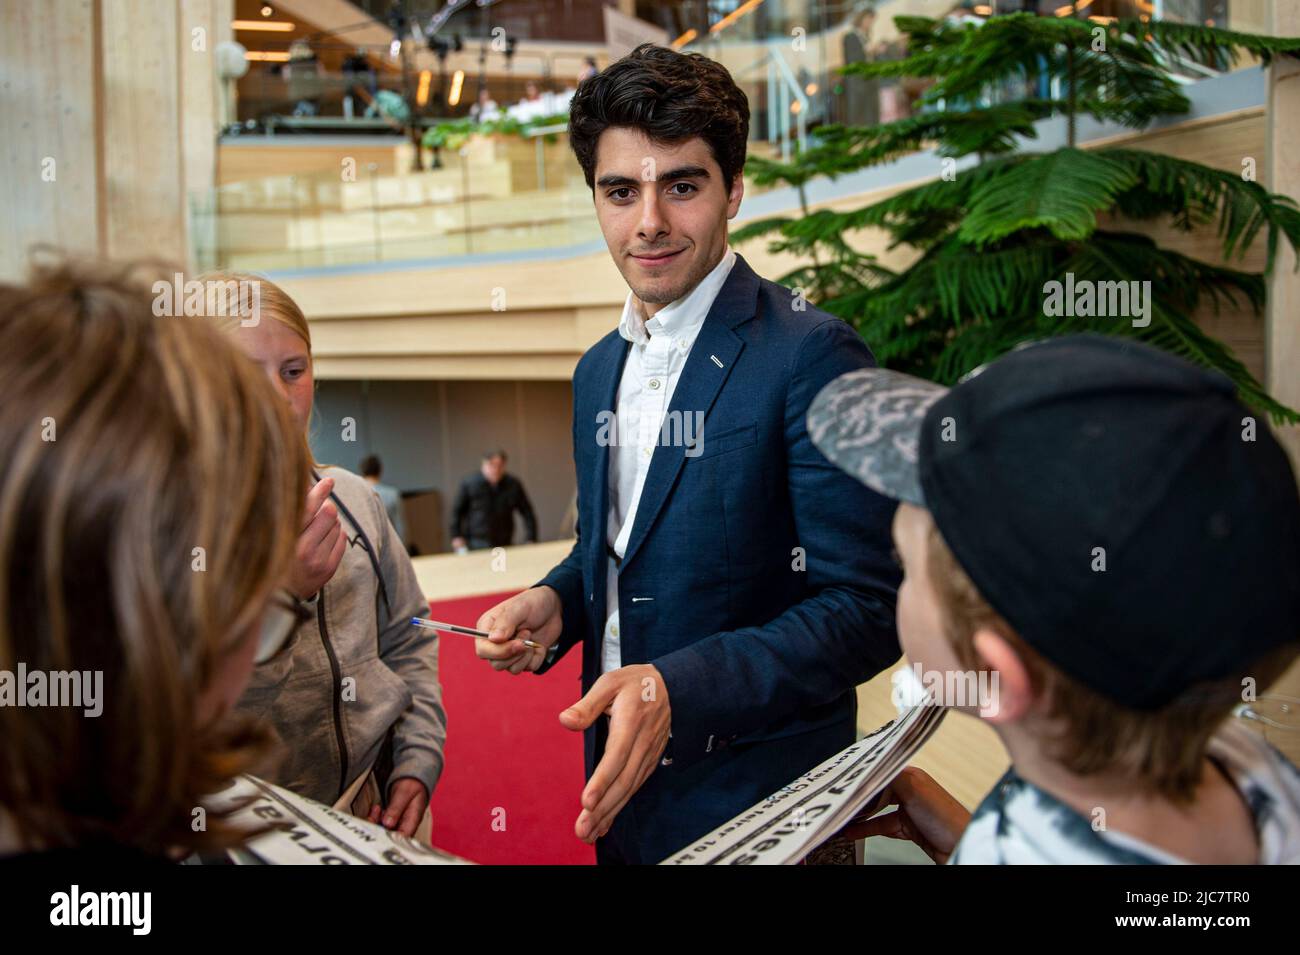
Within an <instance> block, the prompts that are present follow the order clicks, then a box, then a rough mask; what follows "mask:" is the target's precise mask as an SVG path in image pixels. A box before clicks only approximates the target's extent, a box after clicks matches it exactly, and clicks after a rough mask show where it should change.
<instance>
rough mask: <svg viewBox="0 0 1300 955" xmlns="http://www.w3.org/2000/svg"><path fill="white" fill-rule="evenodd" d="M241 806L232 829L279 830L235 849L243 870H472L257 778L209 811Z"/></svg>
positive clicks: (212, 802) (243, 780) (213, 801)
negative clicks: (319, 867) (271, 867)
mask: <svg viewBox="0 0 1300 955" xmlns="http://www.w3.org/2000/svg"><path fill="white" fill-rule="evenodd" d="M240 803H246V805H244V806H243V808H241V809H239V810H238V811H236V812H235V813H234V814H233V815H231V816H230V822H231V823H232V824H234V825H236V826H241V827H247V828H250V829H251V828H262V827H265V826H268V825H270V826H274V827H275V828H274V829H271V830H270V831H268V832H266V833H264V834H262V835H259V836H257V837H255V838H253V839H250V840H249V841H248V842H246V843H244V845H243V846H242V847H240V848H238V849H231V850H230V851H229V852H228V853H227V856H228V858H229V861H231V862H234V863H236V864H238V865H469V864H470V863H468V862H467V861H466V860H464V859H460V858H457V857H456V856H453V855H449V854H448V853H446V852H441V851H439V850H438V849H434V848H431V847H430V846H424V845H420V844H419V843H417V842H415V841H414V840H412V839H408V838H407V837H406V836H403V835H401V834H400V833H396V832H391V831H389V830H388V829H385V828H384V827H383V826H381V825H378V824H377V823H373V822H367V821H366V820H365V819H358V818H356V817H355V816H352V815H349V814H348V813H346V812H343V811H342V810H339V809H332V808H330V807H329V806H326V805H324V804H322V803H318V802H316V801H315V800H313V799H306V798H304V797H302V796H298V795H295V794H294V793H291V792H289V790H287V789H282V788H281V787H279V786H275V785H272V784H271V783H268V782H266V781H265V780H262V779H258V778H257V777H255V776H240V777H239V778H237V779H236V780H235V782H234V783H233V784H232V785H231V786H230V787H229V788H227V789H225V790H223V791H222V792H220V793H217V794H216V795H215V796H211V797H209V798H208V800H207V809H208V811H209V812H215V811H228V810H229V809H231V808H232V807H234V806H236V805H239V804H240ZM191 861H198V860H196V859H194V858H193V857H191Z"/></svg>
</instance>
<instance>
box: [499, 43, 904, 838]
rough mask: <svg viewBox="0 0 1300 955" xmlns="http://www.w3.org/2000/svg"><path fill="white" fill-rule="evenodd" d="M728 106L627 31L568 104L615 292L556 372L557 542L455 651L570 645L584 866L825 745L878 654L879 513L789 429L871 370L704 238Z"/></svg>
mask: <svg viewBox="0 0 1300 955" xmlns="http://www.w3.org/2000/svg"><path fill="white" fill-rule="evenodd" d="M748 123H749V107H748V103H747V102H746V100H745V96H744V94H743V93H742V92H741V91H740V90H739V89H738V88H737V87H736V85H735V83H734V82H733V81H732V79H731V77H730V75H729V74H728V73H727V72H726V70H725V69H724V68H723V67H721V66H719V65H718V64H716V63H714V62H712V61H710V60H708V59H705V58H703V57H700V56H697V55H686V54H681V53H677V52H675V51H672V50H667V49H664V48H661V47H653V46H649V45H646V46H642V47H639V48H638V49H637V50H635V51H634V52H633V53H631V54H629V55H628V56H627V57H625V58H623V59H622V60H620V61H618V62H617V63H615V64H613V65H611V66H610V67H608V68H607V69H606V70H605V71H604V72H603V73H600V74H597V75H596V76H595V77H593V78H591V79H589V80H586V81H584V82H583V83H582V85H581V86H580V87H579V89H578V92H577V95H576V96H575V97H574V100H573V106H572V114H571V118H570V138H571V141H572V143H573V148H574V151H575V153H576V154H577V156H578V160H579V163H580V164H581V165H582V167H583V170H584V173H585V174H586V177H587V181H588V183H589V184H590V185H591V186H592V193H593V200H594V203H595V206H596V213H597V217H598V219H599V220H600V224H601V230H602V233H603V234H604V236H605V240H606V243H607V245H608V246H609V250H610V254H611V255H612V256H613V258H614V262H615V264H616V265H617V266H618V268H619V270H620V272H622V274H623V276H624V278H625V279H626V280H627V282H628V285H629V288H630V290H631V294H630V295H629V297H628V302H627V305H626V306H625V308H624V314H623V320H622V321H621V322H620V327H619V329H618V330H616V331H613V332H610V333H609V334H608V335H606V336H605V337H604V338H602V339H601V340H600V341H599V342H597V343H596V344H595V345H594V346H593V347H592V348H591V349H590V350H589V351H587V353H586V354H585V355H583V357H582V359H581V360H580V361H579V362H578V367H577V370H576V371H575V372H574V376H573V395H574V402H573V404H574V408H573V443H574V462H575V465H576V469H577V480H578V528H579V534H578V541H577V543H576V544H575V545H574V547H573V550H572V552H571V553H570V554H569V556H568V557H567V558H565V560H564V561H563V562H562V563H561V564H560V565H559V566H558V567H556V568H555V569H554V570H552V571H551V572H550V573H549V574H548V575H547V576H546V577H545V579H544V580H542V581H541V582H539V583H538V584H537V585H536V586H534V587H532V588H530V589H529V590H526V591H524V592H523V593H522V594H519V595H517V596H515V597H512V598H511V599H509V600H507V601H504V602H503V603H501V604H499V605H498V606H496V607H494V608H492V609H491V610H489V611H488V612H487V613H486V614H484V615H483V617H482V618H480V620H479V624H478V625H479V627H480V629H484V630H487V631H489V632H490V633H491V636H490V638H489V639H484V640H479V641H478V654H479V656H480V657H482V658H484V659H487V660H489V661H491V663H492V666H493V667H495V668H496V669H499V670H508V671H510V672H511V673H516V674H518V673H521V672H523V671H525V670H531V671H534V672H537V673H543V672H545V671H546V670H547V669H548V668H549V667H550V666H551V665H552V664H553V663H554V662H555V660H556V659H558V658H559V657H560V656H562V655H563V654H564V653H566V652H567V651H568V650H569V649H570V648H571V647H573V646H574V645H577V644H581V645H582V648H583V668H582V689H583V692H584V696H583V698H582V699H581V700H580V701H579V702H578V703H576V704H575V705H574V706H573V707H571V708H569V709H568V710H565V711H564V712H563V713H562V714H561V715H560V720H561V722H562V723H563V724H564V725H565V726H566V727H568V728H569V729H572V730H582V731H584V742H585V757H586V771H587V776H588V783H587V786H586V788H585V789H584V790H583V794H582V806H583V808H582V811H581V813H580V814H579V816H578V819H577V822H576V823H575V831H576V833H577V835H578V836H579V837H580V838H582V839H584V840H586V841H588V842H593V841H594V842H595V843H596V850H597V859H598V861H600V862H602V863H607V862H613V863H617V862H625V863H655V862H660V861H662V860H663V859H665V858H666V857H669V856H670V855H672V854H673V853H674V852H676V851H677V850H680V849H682V848H684V847H686V846H687V845H688V844H689V843H691V842H692V840H695V839H697V838H698V837H700V836H701V835H703V834H705V833H707V832H709V831H710V830H711V829H713V828H715V827H716V826H718V825H720V824H721V823H723V822H725V821H726V820H727V819H729V818H731V817H732V816H734V815H736V814H737V813H738V812H741V811H742V810H744V809H746V808H748V807H749V806H751V805H753V804H754V803H756V802H758V801H759V800H761V799H762V798H763V797H764V796H767V795H769V794H770V793H772V792H774V791H776V790H777V789H779V788H780V787H781V786H783V785H785V784H786V783H788V782H790V781H791V780H792V779H794V778H795V777H797V776H798V775H800V774H801V773H803V772H805V771H806V770H808V769H809V768H811V767H812V766H814V765H816V764H817V763H818V762H820V761H822V760H824V759H826V758H827V757H829V756H831V755H833V754H834V753H836V752H838V751H839V750H841V749H843V748H844V747H845V746H848V745H849V744H850V743H852V742H853V740H854V738H855V718H856V713H857V700H856V695H855V690H854V688H855V687H856V686H857V684H859V683H861V682H863V681H865V680H867V679H869V678H870V677H872V676H873V675H874V674H876V673H877V672H879V671H880V670H881V669H882V668H884V667H886V666H888V665H889V664H891V663H893V662H894V661H895V660H897V659H898V657H899V646H898V639H897V635H896V632H895V627H894V602H895V595H896V589H897V586H898V580H899V573H898V570H897V567H896V566H895V564H894V562H893V560H892V558H891V556H890V549H889V548H890V545H889V540H890V537H889V526H890V521H891V519H892V515H893V505H892V504H891V503H890V502H888V501H886V500H885V499H884V498H882V497H879V496H877V495H875V494H874V493H873V492H871V491H869V490H867V489H866V488H865V487H863V486H862V485H861V484H859V483H858V482H857V481H855V480H854V479H852V478H850V477H848V476H847V475H846V474H844V473H843V472H841V471H840V470H839V469H838V468H836V467H835V466H834V465H832V464H831V463H830V462H829V461H827V460H826V459H825V458H824V457H822V455H821V454H820V453H819V452H818V451H817V450H816V449H815V448H814V447H813V445H812V442H811V441H810V440H809V437H808V433H807V429H806V427H805V423H804V418H805V415H806V413H807V410H808V406H809V404H810V403H811V402H812V399H813V397H814V396H815V395H816V394H817V392H818V391H819V390H820V389H821V387H822V386H823V385H825V384H826V383H828V382H830V381H832V380H833V379H835V378H837V377H838V376H840V375H842V374H844V373H845V372H848V371H852V370H854V369H858V368H865V367H870V366H872V365H874V364H875V362H874V359H873V358H872V355H871V352H870V351H869V350H868V349H867V346H866V345H865V344H864V343H863V342H862V340H861V338H860V337H859V336H858V335H857V334H856V333H855V332H854V330H853V329H852V328H850V327H849V326H848V325H847V324H846V323H844V322H843V321H842V320H840V319H838V318H836V317H834V316H831V315H828V314H826V313H824V312H820V311H818V310H817V309H815V308H813V307H811V306H809V305H808V304H807V303H806V302H805V301H804V300H803V298H802V296H801V295H800V294H798V293H797V292H795V291H792V290H790V289H787V288H784V287H782V286H780V285H777V284H774V283H772V282H769V281H766V280H765V279H762V278H760V277H759V276H758V275H756V274H755V273H754V271H753V270H752V269H751V268H750V267H749V265H748V264H746V262H745V261H744V259H743V258H741V257H740V256H738V255H736V254H735V253H734V252H731V251H730V250H729V249H728V247H727V222H728V220H729V219H731V218H732V217H734V216H735V214H736V212H737V211H738V209H739V205H740V200H741V196H742V194H743V188H744V186H743V180H742V178H741V169H742V167H743V164H744V157H745V142H746V139H747V136H748ZM669 396H670V400H669ZM629 420H631V421H632V423H633V424H634V425H635V426H634V427H627V425H628V423H629ZM647 435H649V436H650V437H649V440H647ZM864 542H865V543H864ZM524 639H528V640H530V641H531V642H534V643H537V644H540V646H541V647H542V648H543V649H533V648H529V647H527V646H525V645H524V643H523V642H522V641H523V640H524Z"/></svg>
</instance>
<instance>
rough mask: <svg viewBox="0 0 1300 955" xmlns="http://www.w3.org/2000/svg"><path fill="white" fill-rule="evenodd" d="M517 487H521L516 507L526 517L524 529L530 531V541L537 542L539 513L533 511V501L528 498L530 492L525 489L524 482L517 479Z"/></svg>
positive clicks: (521, 515)
mask: <svg viewBox="0 0 1300 955" xmlns="http://www.w3.org/2000/svg"><path fill="white" fill-rule="evenodd" d="M515 487H517V488H518V489H519V501H518V502H517V504H516V507H518V509H519V516H520V517H522V518H523V519H524V529H525V530H526V531H527V532H528V540H529V542H530V543H533V544H536V543H537V515H536V514H535V513H534V512H533V502H532V501H530V500H528V492H527V491H525V490H524V482H523V481H519V480H516V481H515Z"/></svg>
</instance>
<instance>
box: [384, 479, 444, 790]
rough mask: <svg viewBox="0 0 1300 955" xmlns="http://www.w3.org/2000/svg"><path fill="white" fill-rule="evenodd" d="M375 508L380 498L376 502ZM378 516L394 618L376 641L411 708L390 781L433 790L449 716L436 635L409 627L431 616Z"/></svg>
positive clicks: (392, 533)
mask: <svg viewBox="0 0 1300 955" xmlns="http://www.w3.org/2000/svg"><path fill="white" fill-rule="evenodd" d="M375 500H376V502H377V503H378V498H377V497H376V499H375ZM380 510H381V513H380V514H379V515H378V518H379V520H378V526H380V527H382V528H384V531H383V535H382V537H381V540H380V541H379V543H378V550H379V566H380V569H381V570H382V571H383V575H384V585H385V587H387V589H388V599H389V602H390V604H391V606H392V615H391V616H390V617H389V618H388V620H387V621H386V626H385V627H384V629H383V630H382V632H381V633H380V635H379V657H380V659H381V660H382V661H383V662H384V664H385V665H386V666H387V667H388V668H389V669H390V670H392V671H393V672H394V673H396V674H397V675H398V676H399V677H400V678H401V679H402V680H403V681H404V682H405V683H406V685H407V687H408V688H409V689H410V691H411V705H410V706H408V707H407V708H406V711H405V712H404V713H402V715H401V716H399V717H398V718H397V722H396V723H394V724H393V771H392V775H391V776H390V777H389V778H390V779H397V778H399V777H401V776H412V777H414V778H415V779H418V780H419V781H420V782H422V783H424V785H425V786H426V787H427V788H428V790H429V794H430V795H432V794H433V788H434V786H436V785H437V783H438V777H439V776H441V775H442V765H443V756H442V753H443V747H444V745H445V744H446V742H447V713H446V711H445V710H444V709H443V705H442V684H441V683H440V682H439V681H438V634H437V633H436V632H435V631H432V630H424V629H421V628H419V627H413V626H411V623H410V621H411V618H412V617H424V618H428V616H429V602H428V601H427V600H425V599H424V594H423V592H421V590H420V584H419V582H418V581H417V580H416V578H415V568H414V567H413V566H411V558H410V557H409V556H407V553H406V548H405V547H403V546H402V542H401V540H400V539H398V537H397V531H396V530H395V529H394V528H393V525H392V524H391V522H389V520H388V518H387V515H386V514H384V513H382V507H381V508H380ZM386 795H387V794H385V796H386Z"/></svg>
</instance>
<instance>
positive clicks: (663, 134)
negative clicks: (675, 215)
mask: <svg viewBox="0 0 1300 955" xmlns="http://www.w3.org/2000/svg"><path fill="white" fill-rule="evenodd" d="M611 126H628V127H633V128H635V129H639V130H641V131H642V132H643V133H645V135H646V136H648V137H649V138H650V139H651V140H653V141H654V142H657V143H670V144H672V143H682V142H685V141H686V140H688V139H692V138H694V137H696V136H699V137H701V138H703V140H704V141H705V142H706V143H708V144H709V149H710V150H711V151H712V153H713V158H714V159H715V160H716V161H717V163H718V166H719V167H720V168H721V169H722V180H723V184H724V186H725V187H727V188H730V186H731V183H732V182H733V181H734V180H735V178H736V176H737V175H739V174H740V171H741V169H742V168H743V167H744V165H745V144H746V141H747V140H748V139H749V101H748V100H747V99H746V98H745V94H744V93H743V92H741V90H740V87H738V86H737V85H736V82H735V80H733V79H732V78H731V74H730V73H728V72H727V70H726V67H724V66H722V65H721V64H720V63H715V62H714V61H713V60H710V59H708V58H707V57H704V56H701V55H700V54H698V53H678V52H677V51H676V50H670V49H667V48H666V47H662V46H655V45H654V44H652V43H642V44H641V45H640V46H638V47H637V48H636V49H635V50H633V51H632V52H631V53H629V54H628V55H627V56H625V57H623V58H622V59H621V60H618V61H617V62H615V63H612V64H610V65H609V66H608V67H607V68H606V69H605V70H604V71H603V72H601V73H597V74H596V75H595V76H592V77H590V78H589V79H586V80H583V81H582V83H581V84H579V86H578V92H577V93H576V94H575V95H574V97H573V103H572V105H571V107H570V110H569V143H570V144H571V145H572V146H573V152H574V155H576V156H577V157H578V163H579V164H580V165H581V166H582V173H583V175H584V176H586V178H587V185H588V186H590V187H591V188H592V189H595V187H596V182H595V180H596V143H597V141H598V140H599V139H600V134H601V133H603V132H604V131H605V130H606V129H608V128H609V127H611Z"/></svg>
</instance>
